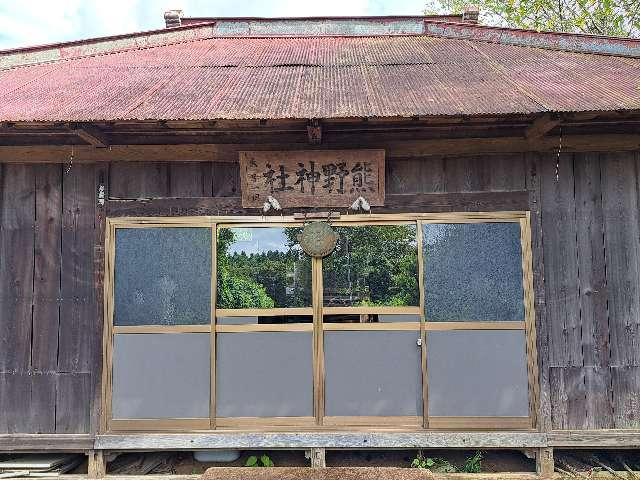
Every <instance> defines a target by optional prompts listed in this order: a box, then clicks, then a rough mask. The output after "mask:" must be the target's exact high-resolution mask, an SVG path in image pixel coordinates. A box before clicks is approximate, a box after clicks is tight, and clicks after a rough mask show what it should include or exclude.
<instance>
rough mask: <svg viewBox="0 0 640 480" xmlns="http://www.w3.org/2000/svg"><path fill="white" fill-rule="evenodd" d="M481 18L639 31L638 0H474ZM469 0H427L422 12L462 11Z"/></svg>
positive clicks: (563, 28)
mask: <svg viewBox="0 0 640 480" xmlns="http://www.w3.org/2000/svg"><path fill="white" fill-rule="evenodd" d="M474 3H475V4H476V5H477V6H478V7H480V15H481V16H480V21H481V23H483V24H486V25H498V26H506V27H515V28H526V29H533V30H538V31H541V30H547V31H558V32H573V33H590V34H594V35H609V36H618V37H629V36H631V37H637V36H639V35H640V1H638V0H475V1H474ZM468 5H469V2H468V0H427V4H426V10H425V13H427V14H444V13H461V12H462V11H463V10H464V8H465V7H466V6H468Z"/></svg>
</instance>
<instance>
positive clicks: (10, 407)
mask: <svg viewBox="0 0 640 480" xmlns="http://www.w3.org/2000/svg"><path fill="white" fill-rule="evenodd" d="M0 382H1V383H0V384H1V385H2V388H0V411H1V412H2V415H0V433H24V432H27V431H28V430H27V429H26V427H27V425H26V423H25V417H26V413H27V410H28V407H29V399H30V397H31V383H30V379H29V376H28V375H26V374H24V373H0Z"/></svg>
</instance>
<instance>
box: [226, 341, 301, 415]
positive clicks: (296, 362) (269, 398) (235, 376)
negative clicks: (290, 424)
mask: <svg viewBox="0 0 640 480" xmlns="http://www.w3.org/2000/svg"><path fill="white" fill-rule="evenodd" d="M216 338H217V348H216V369H217V371H216V410H217V411H216V414H217V416H218V417H310V416H312V415H313V358H312V357H313V334H312V333H311V332H246V333H245V332H243V333H218V334H217V336H216Z"/></svg>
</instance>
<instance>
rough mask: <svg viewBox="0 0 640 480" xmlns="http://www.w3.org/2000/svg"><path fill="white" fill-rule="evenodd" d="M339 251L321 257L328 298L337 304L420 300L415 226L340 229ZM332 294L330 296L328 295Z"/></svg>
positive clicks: (397, 303) (415, 302)
mask: <svg viewBox="0 0 640 480" xmlns="http://www.w3.org/2000/svg"><path fill="white" fill-rule="evenodd" d="M336 230H337V233H338V235H339V239H338V244H337V246H336V249H335V251H334V252H333V253H332V254H331V255H329V256H328V257H325V259H324V260H323V275H324V290H325V297H327V296H333V297H334V302H330V303H335V304H336V305H337V304H338V303H339V302H340V301H341V300H342V301H343V302H344V304H345V305H358V306H365V305H381V306H406V305H418V304H419V291H418V254H417V246H416V228H415V226H414V225H384V226H360V227H338V228H337V229H336ZM327 294H329V295H327Z"/></svg>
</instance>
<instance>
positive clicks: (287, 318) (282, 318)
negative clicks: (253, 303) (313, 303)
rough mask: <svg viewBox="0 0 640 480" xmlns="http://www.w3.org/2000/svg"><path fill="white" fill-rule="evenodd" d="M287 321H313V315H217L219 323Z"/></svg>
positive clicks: (249, 323) (271, 323) (276, 322)
mask: <svg viewBox="0 0 640 480" xmlns="http://www.w3.org/2000/svg"><path fill="white" fill-rule="evenodd" d="M287 323H313V317H312V316H311V315H274V316H259V317H258V316H256V317H217V318H216V324H218V325H265V324H267V325H273V324H287Z"/></svg>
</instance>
